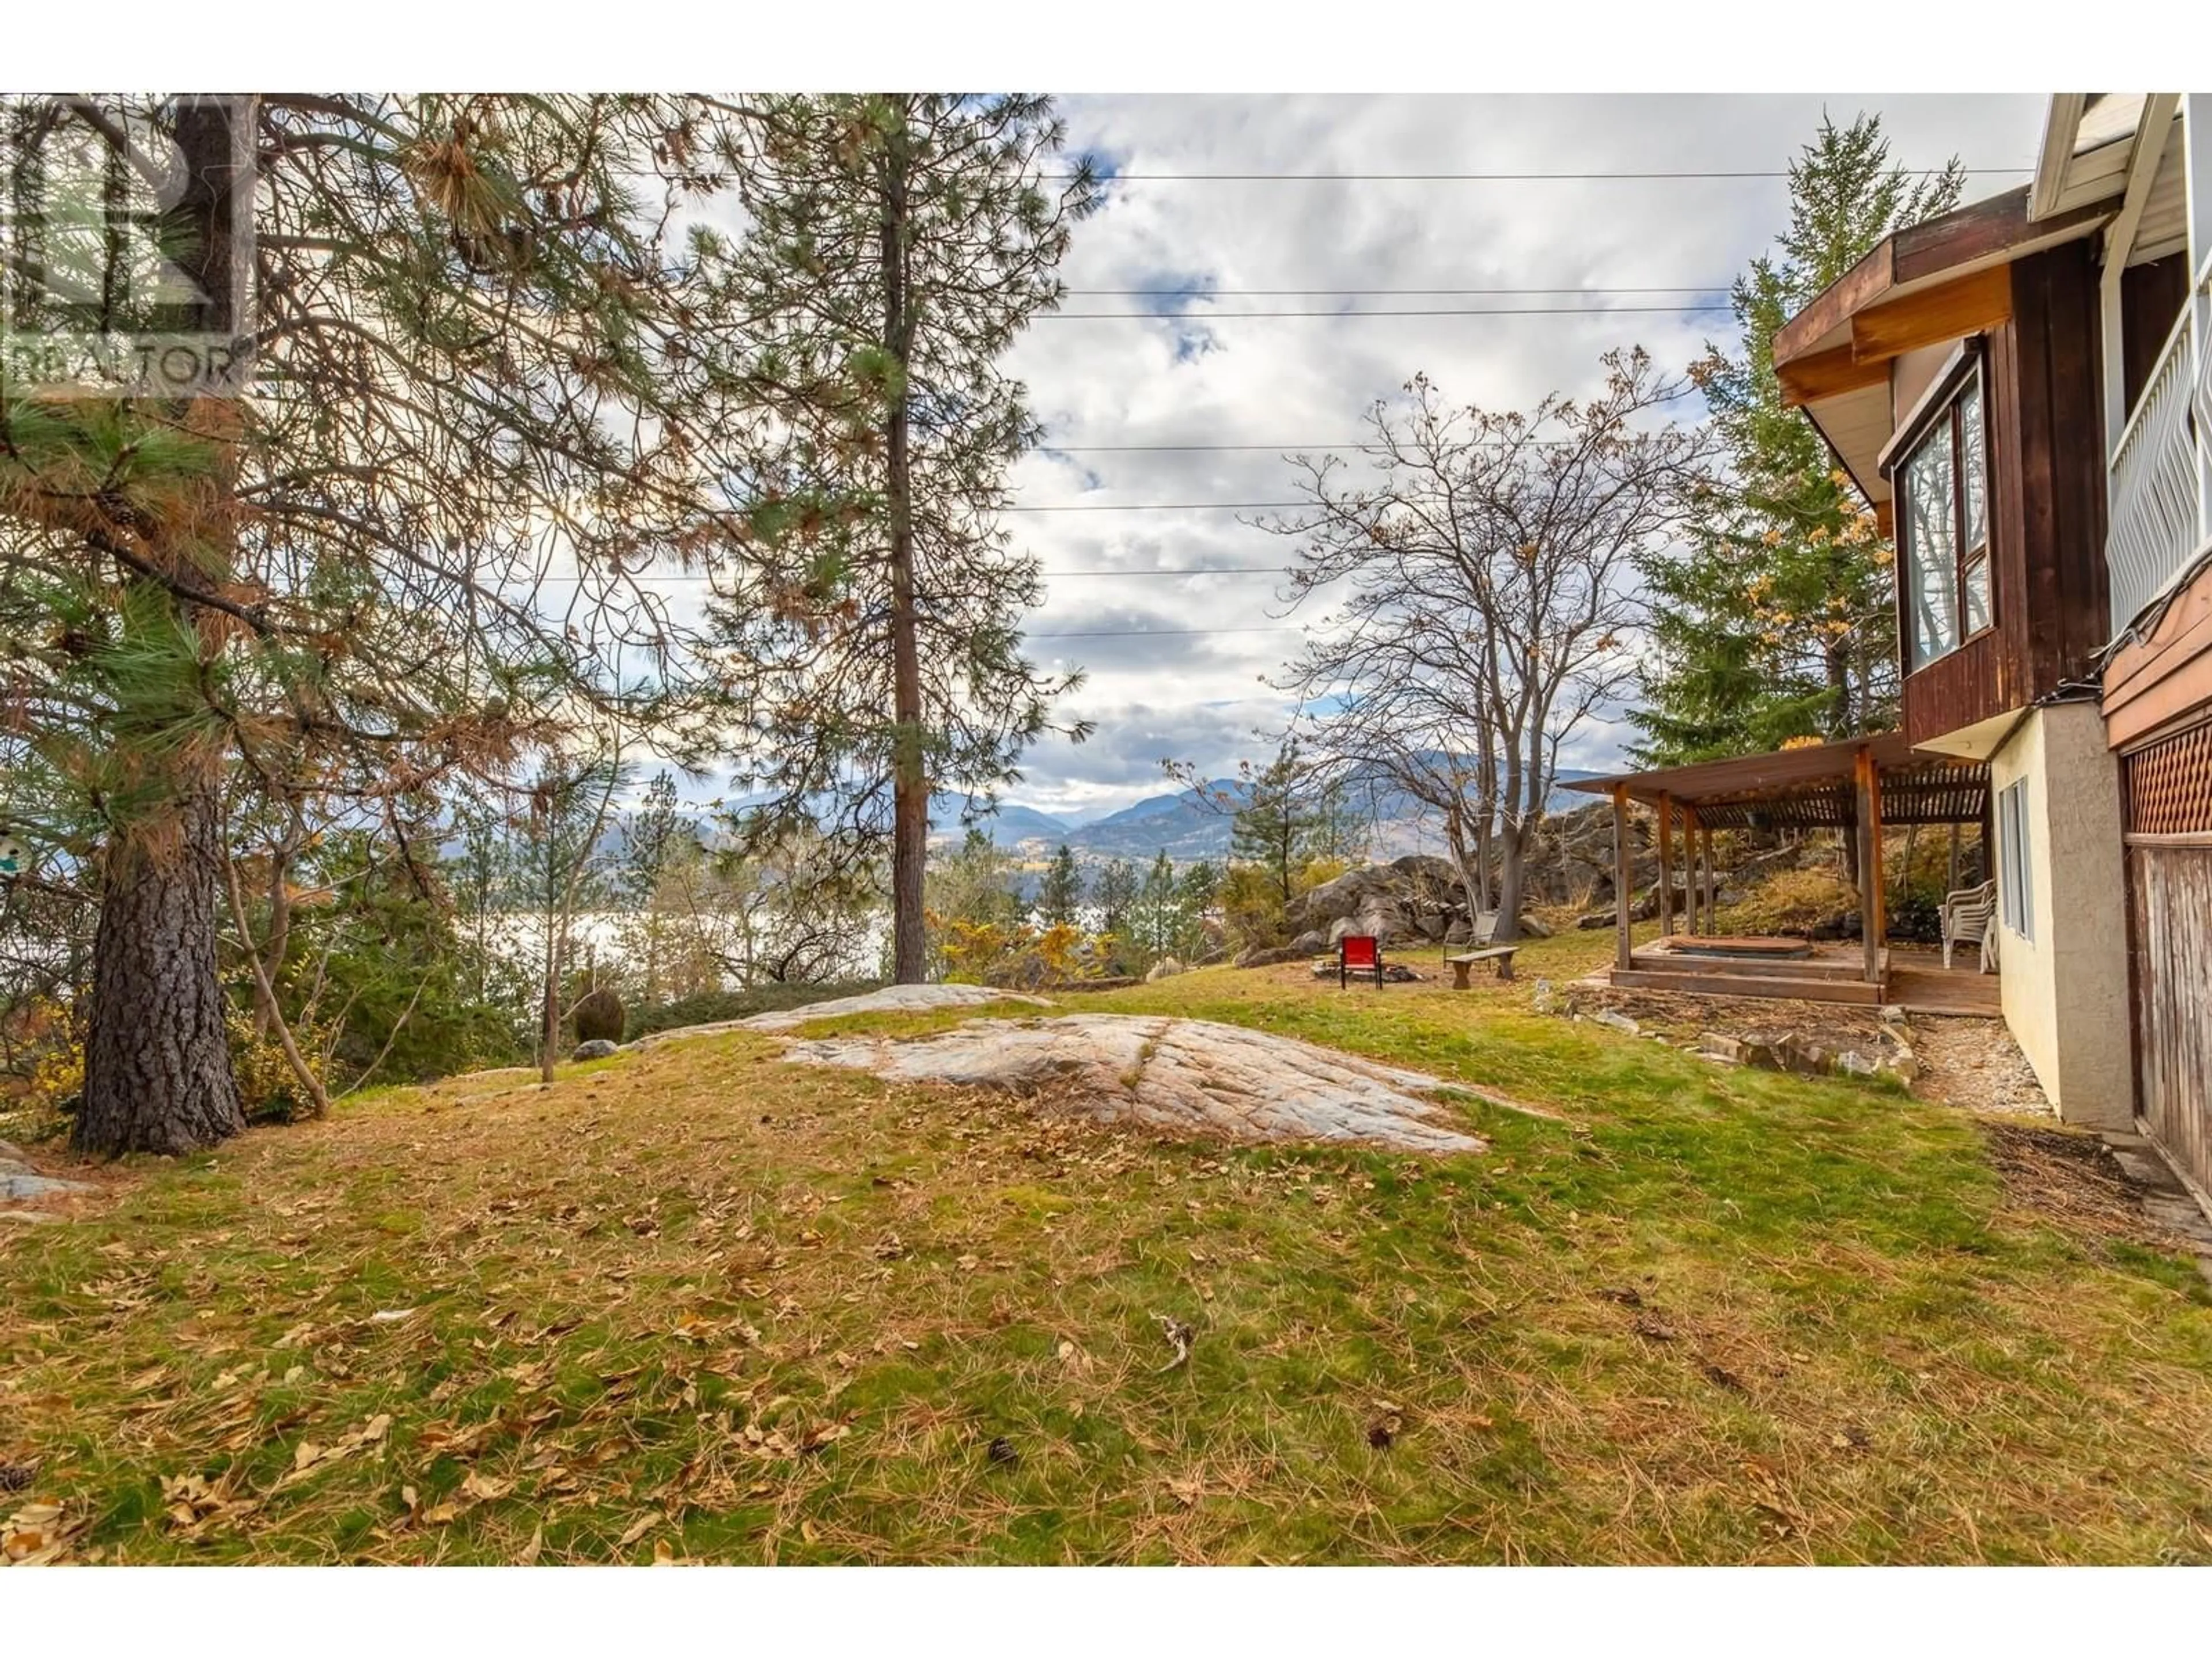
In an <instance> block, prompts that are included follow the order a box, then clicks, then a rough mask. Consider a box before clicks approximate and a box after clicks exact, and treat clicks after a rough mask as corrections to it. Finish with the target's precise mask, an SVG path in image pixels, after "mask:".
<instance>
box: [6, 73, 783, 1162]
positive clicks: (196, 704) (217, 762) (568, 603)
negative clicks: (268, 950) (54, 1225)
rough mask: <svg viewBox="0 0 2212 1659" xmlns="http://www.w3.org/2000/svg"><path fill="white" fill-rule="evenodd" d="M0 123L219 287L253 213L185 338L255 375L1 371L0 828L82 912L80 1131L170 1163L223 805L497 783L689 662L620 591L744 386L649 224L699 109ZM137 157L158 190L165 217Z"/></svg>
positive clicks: (257, 102)
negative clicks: (195, 379) (247, 258)
mask: <svg viewBox="0 0 2212 1659" xmlns="http://www.w3.org/2000/svg"><path fill="white" fill-rule="evenodd" d="M8 113H9V116H10V117H11V119H10V120H9V121H7V122H6V123H4V124H0V179H10V180H22V179H35V178H37V177H42V176H46V175H47V174H48V173H51V172H52V171H53V170H54V168H55V167H58V166H59V163H60V162H61V161H64V160H66V159H67V158H69V157H70V156H72V155H90V156H91V158H92V162H91V165H92V166H93V167H94V176H105V177H108V178H112V179H114V180H116V181H117V182H118V185H119V186H120V187H121V189H122V191H123V192H124V194H125V196H126V197H134V193H135V195H143V196H144V197H147V198H148V202H147V203H145V204H142V203H137V202H136V201H135V197H134V202H133V204H134V205H137V206H146V205H148V204H151V208H152V209H153V210H158V212H159V219H158V222H157V223H156V225H155V240H156V241H157V242H158V243H159V244H160V245H161V246H162V247H163V248H164V249H165V250H166V251H167V253H168V254H169V256H170V257H171V258H172V259H173V262H175V263H177V264H179V268H180V269H182V270H185V273H186V274H187V275H189V276H193V277H194V278H195V280H197V281H198V282H199V283H200V286H201V288H202V289H203V290H204V292H206V293H208V294H209V295H219V294H222V293H223V292H225V291H226V288H227V285H226V284H225V283H223V282H222V280H221V275H220V274H221V273H222V271H223V270H225V269H226V265H225V261H226V259H227V258H228V253H227V250H228V248H229V247H230V246H231V232H232V229H233V228H234V225H235V223H236V219H235V216H234V215H235V212H236V210H239V209H240V207H241V206H243V207H244V209H245V210H246V211H250V212H251V213H252V216H253V218H254V222H255V224H256V228H257V231H258V239H257V245H256V248H255V258H254V268H255V271H256V276H257V281H256V284H255V288H256V295H255V298H254V301H253V302H252V311H251V313H250V314H247V315H244V316H238V315H231V314H228V313H226V312H224V311H223V309H222V307H219V306H216V305H215V304H214V303H213V302H212V301H210V305H209V306H208V307H196V308H195V313H194V318H192V319H186V320H187V323H188V325H190V324H191V323H193V322H194V321H197V324H198V325H199V327H198V328H197V330H196V331H205V330H206V329H208V328H218V329H222V330H227V331H228V333H227V335H226V337H227V338H228V339H229V341H230V343H231V344H232V346H233V347H234V348H235V349H236V351H237V354H238V355H239V356H240V357H242V358H243V359H245V360H246V361H247V362H249V364H250V377H249V380H248V382H247V385H248V389H249V390H250V392H251V395H250V396H249V397H244V398H232V397H224V396H215V395H203V396H194V397H191V398H183V397H171V398H163V397H156V396H153V395H149V394H148V392H147V388H146V387H145V386H143V385H142V384H139V383H137V382H129V381H118V383H117V384H116V385H115V386H112V387H111V388H109V391H108V393H107V394H103V395H94V396H84V397H64V398H52V397H45V396H40V395H39V394H38V393H37V392H36V391H35V389H33V388H29V387H26V386H22V385H21V384H18V383H15V382H4V383H0V638H4V639H5V640H6V641H9V649H8V652H7V653H6V656H5V659H4V660H0V696H5V699H6V700H7V702H9V707H10V708H11V709H12V710H13V711H14V716H13V720H12V723H11V726H10V727H9V732H8V733H7V734H6V735H4V736H0V791H4V799H0V813H4V816H5V817H7V818H8V820H9V823H11V825H13V826H15V828H17V829H19V830H20V831H21V832H23V833H25V834H26V835H27V836H28V837H29V838H31V839H32V840H33V841H34V842H38V843H39V844H40V846H41V848H42V852H43V853H44V854H46V856H47V858H48V860H49V862H50V863H51V864H52V865H54V866H68V867H70V868H71V869H73V870H74V871H76V872H77V873H78V874H79V875H80V877H81V878H82V880H83V882H84V883H85V884H86V885H87V887H88V889H89V890H91V891H92V892H94V894H95V895H96V896H97V899H98V902H99V906H100V924H99V927H98V932H97V939H96V943H95V946H94V966H93V983H92V986H91V989H90V999H89V1009H88V1022H87V1024H88V1038H87V1042H86V1056H85V1064H86V1074H85V1085H84V1089H83V1092H82V1106H81V1109H80V1110H79V1113H78V1115H77V1120H76V1140H77V1143H78V1145H79V1146H82V1147H83V1148H85V1149H87V1150H88V1151H94V1152H104V1153H113V1152H128V1151H150V1152H189V1151H191V1150H194V1149H196V1148H198V1147H202V1146H208V1145H210V1144H212V1143H214V1142H215V1141H217V1140H219V1139H222V1138H223V1137H224V1136H225V1135H227V1134H229V1133H233V1132H234V1131H235V1130H236V1129H237V1128H238V1127H240V1121H241V1119H240V1104H239V1097H238V1089H237V1083H236V1079H235V1076H234V1072H233V1069H232V1066H231V1060H230V1056H229V1053H228V1043H227V1041H226V1032H225V1012H226V1011H225V1005H224V999H223V995H222V988H221V985H220V981H219V963H218V960H217V951H216V941H217V933H218V917H219V915H220V913H221V911H222V905H221V904H220V902H219V899H220V896H221V895H222V875H223V871H224V866H225V860H226V854H227V848H226V847H225V846H224V845H223V843H222V813H221V812H220V811H218V806H217V803H218V800H219V799H222V798H224V797H226V796H234V795H237V794H239V793H252V792H255V791H259V790H264V789H265V790H266V791H267V792H268V793H269V794H270V796H271V797H272V798H274V799H288V798H292V797H295V796H297V795H298V794H299V793H301V792H303V791H311V792H316V793H322V794H325V795H328V796H332V797H345V798H350V799H356V800H361V801H374V800H379V799H387V798H389V797H390V796H391V795H392V793H394V792H395V791H409V790H419V789H422V788H425V787H428V786H430V785H431V784H433V783H434V782H435V781H438V780H440V779H441V778H445V777H448V776H451V775H454V774H455V773H457V772H459V771H461V770H463V769H469V768H478V769H490V768H495V767H497V766H498V765H501V764H503V763H507V761H510V760H512V759H513V757H515V756H516V755H518V754H519V753H520V752H521V750H523V749H524V748H525V747H526V746H527V745H528V744H531V743H532V742H533V741H536V742H544V741H549V740H552V739H554V738H557V737H558V735H559V730H560V728H561V727H562V726H563V725H564V724H566V723H568V721H570V720H574V718H575V717H576V716H577V714H578V713H579V711H580V710H581V709H584V708H592V707H596V708H599V709H600V710H601V711H608V710H617V711H618V710H623V709H628V710H629V711H630V712H633V713H635V712H639V711H641V708H642V707H643V704H644V701H645V700H644V698H643V697H642V696H637V695H633V694H635V693H637V692H638V690H639V688H638V687H637V686H635V685H631V686H628V687H624V686H621V685H619V684H617V682H616V679H615V677H614V674H613V671H612V669H613V665H614V664H615V662H616V661H617V659H618V657H619V656H620V655H621V654H622V653H623V652H625V651H628V652H630V653H634V654H633V655H632V657H631V661H632V663H633V664H634V665H635V668H644V667H646V666H647V665H650V671H651V676H652V678H653V681H654V684H655V685H656V686H657V687H658V689H659V690H662V691H664V692H666V691H672V690H676V689H677V688H678V686H679V685H680V684H681V683H682V682H683V680H684V675H685V671H686V665H687V664H688V663H689V662H690V660H691V659H690V658H689V657H688V655H687V654H686V653H685V652H684V650H683V649H682V645H683V634H684V629H683V628H682V627H681V626H680V625H679V623H678V619H677V618H675V617H672V616H671V614H670V611H669V609H668V607H667V605H666V604H665V599H662V598H661V597H660V596H659V595H657V594H655V593H654V592H652V591H651V590H650V588H649V587H647V586H641V584H640V583H639V582H638V581H637V580H636V573H637V571H638V570H639V568H641V567H642V566H644V565H646V564H647V563H649V562H651V561H652V560H653V557H654V556H656V555H657V554H662V553H665V554H667V555H669V556H671V557H673V558H676V559H678V560H681V561H683V562H687V563H688V562H694V561H697V560H705V559H711V558H714V557H715V556H718V555H723V556H726V555H727V554H729V553H730V552H731V551H732V550H733V549H734V546H735V542H734V534H735V532H736V531H737V530H738V528H739V527H740V525H739V521H738V517H737V515H736V513H734V512H732V510H731V509H732V499H731V491H732V487H733V486H732V483H731V482H730V481H731V480H733V479H738V478H739V477H742V473H741V470H740V469H739V468H738V466H737V465H735V464H734V458H733V457H732V456H731V455H730V454H729V453H726V449H725V447H724V446H725V445H726V443H727V442H728V441H729V440H730V439H731V438H732V436H733V435H735V434H736V433H738V431H739V430H741V429H742V428H743V427H744V423H745V420H746V419H747V417H748V411H749V409H750V401H749V394H743V395H740V394H742V387H741V386H740V384H739V383H738V380H736V378H735V377H734V376H732V375H731V374H726V373H725V372H724V370H723V364H724V362H725V358H724V356H723V349H724V346H725V344H726V340H727V335H728V331H727V330H726V327H725V326H724V325H725V323H726V315H725V313H723V311H722V310H721V309H720V298H719V296H718V293H717V292H716V291H715V290H714V289H711V288H709V287H708V286H707V285H705V284H704V283H702V282H701V281H700V280H699V279H698V276H697V272H696V269H695V268H694V267H693V265H692V264H691V262H690V256H689V253H688V252H687V251H686V249H685V246H684V242H683V238H682V233H681V226H680V216H681V210H682V209H683V207H684V203H685V201H686V199H687V198H688V197H693V196H696V195H698V194H701V193H703V191H704V190H705V189H706V188H707V187H708V185H709V183H710V182H711V181H710V179H708V177H707V171H708V169H709V168H711V167H712V166H713V165H714V160H713V158H714V154H715V152H716V151H717V150H718V149H723V148H726V147H727V145H728V143H729V138H728V135H727V134H726V132H724V131H722V129H723V127H724V126H725V125H726V120H727V118H726V114H725V113H724V112H723V110H722V107H721V106H719V105H715V104H713V103H709V102H708V101H705V100H678V99H663V98H597V97H593V98H569V97H506V96H481V97H479V96H467V97H452V96H443V95H435V96H421V97H413V96H410V97H398V96H354V95H326V94H266V95H259V96H247V97H240V98H227V99H204V98H190V97H187V98H178V99H167V100H136V99H134V100H87V99H35V100H24V101H22V102H21V103H19V104H17V105H15V106H11V107H10V109H9V112H8ZM149 157H152V158H155V159H156V160H157V161H168V160H173V161H174V162H175V163H176V164H177V167H176V171H175V173H174V177H176V178H178V179H182V180H185V183H186V187H185V189H183V190H182V191H180V192H176V193H172V194H167V195H162V196H160V197H156V196H155V187H154V185H153V183H152V182H149V180H148V179H147V178H146V176H145V175H147V174H149V173H150V174H151V175H152V176H153V177H154V178H156V179H158V178H159V177H160V176H161V168H160V167H159V166H153V165H149V159H148V158H149ZM50 164H51V165H50ZM655 179H657V180H658V181H659V185H658V188H655V187H654V186H653V184H652V183H651V182H649V181H653V180H655ZM106 274H108V275H114V276H127V275H128V274H129V273H128V272H127V271H125V270H120V269H118V270H115V271H112V272H108V273H106ZM14 275H15V278H17V279H21V278H23V277H24V276H26V271H25V270H22V269H19V270H16V271H15V274H14ZM164 303H166V302H162V301H157V302H156V303H155V307H154V308H153V311H152V313H149V316H148V317H146V318H141V319H136V320H133V319H131V318H129V317H119V318H110V319H103V322H104V323H107V324H111V325H114V326H115V327H116V329H117V330H118V331H120V332H122V333H124V334H125V335H126V336H128V335H130V334H131V333H133V332H135V331H138V330H141V329H143V328H149V327H156V325H159V324H160V323H161V320H162V316H163V314H164V313H162V311H161V307H162V304H164ZM202 310H204V312H205V313H206V314H204V315H200V314H199V313H200V311H202ZM555 526H558V530H557V534H556V533H555V531H554V527H555ZM634 671H635V669H634Z"/></svg>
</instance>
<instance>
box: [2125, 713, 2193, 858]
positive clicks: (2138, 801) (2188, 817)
mask: <svg viewBox="0 0 2212 1659" xmlns="http://www.w3.org/2000/svg"><path fill="white" fill-rule="evenodd" d="M2124 764H2125V765H2126V767H2127V780H2128V829H2129V831H2130V833H2131V834H2134V835H2138V836H2187V835H2202V834H2206V833H2212V720H2207V721H2205V722H2203V724H2201V725H2197V726H2191V727H2190V728H2189V730H2187V731H2186V732H2177V733H2176V734H2175V735H2173V736H2172V737H2170V738H2165V739H2163V740H2162V741H2160V742H2158V743H2154V744H2150V745H2149V746H2148V748H2144V749H2138V750H2136V752H2135V753H2134V754H2132V755H2130V756H2129V757H2127V759H2126V761H2125V763H2124Z"/></svg>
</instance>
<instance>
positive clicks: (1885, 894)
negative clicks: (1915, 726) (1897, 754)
mask: <svg viewBox="0 0 2212 1659" xmlns="http://www.w3.org/2000/svg"><path fill="white" fill-rule="evenodd" d="M1867 799H1868V800H1869V802H1870V803H1871V805H1872V815H1873V817H1874V938H1875V946H1876V948H1877V950H1879V948H1880V946H1881V944H1882V942H1883V941H1884V940H1885V939H1887V938H1888V937H1889V871H1888V866H1887V863H1886V862H1885V860H1883V858H1882V855H1881V843H1882V830H1881V767H1879V766H1877V765H1875V759H1874V751H1873V750H1868V751H1867ZM1875 963H1876V968H1875V972H1876V974H1877V975H1879V973H1880V971H1881V969H1880V963H1881V957H1879V956H1877V957H1875Z"/></svg>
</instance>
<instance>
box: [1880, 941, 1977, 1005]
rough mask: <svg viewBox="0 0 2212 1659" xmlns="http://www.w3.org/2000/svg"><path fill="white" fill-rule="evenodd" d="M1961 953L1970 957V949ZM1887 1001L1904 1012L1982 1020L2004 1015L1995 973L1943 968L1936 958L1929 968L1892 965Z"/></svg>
mask: <svg viewBox="0 0 2212 1659" xmlns="http://www.w3.org/2000/svg"><path fill="white" fill-rule="evenodd" d="M1964 954H1965V955H1966V957H1967V958H1968V959H1971V958H1972V952H1971V951H1969V952H1966V953H1964ZM1889 1000H1891V1001H1892V1002H1894V1003H1896V1004H1898V1005H1899V1006H1900V1007H1902V1008H1903V1009H1904V1010H1905V1012H1906V1013H1908V1014H1972V1015H1975V1016H1978V1017H1979V1018H1984V1019H1998V1018H2002V1017H2003V1014H2004V1001H2003V998H2002V995H2001V994H2000V993H1999V991H1998V989H1997V976H1996V975H1995V974H1978V973H1976V972H1975V971H1974V970H1973V969H1972V968H1952V969H1946V968H1945V967H1944V966H1943V964H1942V960H1941V959H1940V958H1938V959H1937V961H1936V963H1934V964H1933V965H1932V966H1929V967H1921V966H1918V965H1915V966H1912V967H1910V968H1907V967H1902V966H1893V967H1892V968H1891V969H1890V970H1889Z"/></svg>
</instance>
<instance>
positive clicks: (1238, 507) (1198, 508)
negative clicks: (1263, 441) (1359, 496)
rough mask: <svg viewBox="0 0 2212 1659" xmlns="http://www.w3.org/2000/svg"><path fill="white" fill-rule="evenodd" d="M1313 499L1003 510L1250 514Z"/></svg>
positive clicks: (1306, 503) (1071, 504) (1065, 505)
mask: <svg viewBox="0 0 2212 1659" xmlns="http://www.w3.org/2000/svg"><path fill="white" fill-rule="evenodd" d="M1312 505H1313V503H1312V502H1311V501H1073V502H1063V503H1056V504H1054V505H1053V506H1049V507H1001V508H1000V512H1002V513H1249V512H1255V511H1258V510H1260V509H1262V508H1275V507H1311V506H1312Z"/></svg>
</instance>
